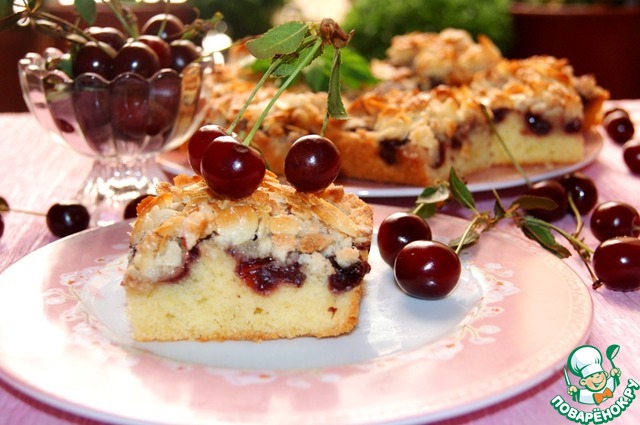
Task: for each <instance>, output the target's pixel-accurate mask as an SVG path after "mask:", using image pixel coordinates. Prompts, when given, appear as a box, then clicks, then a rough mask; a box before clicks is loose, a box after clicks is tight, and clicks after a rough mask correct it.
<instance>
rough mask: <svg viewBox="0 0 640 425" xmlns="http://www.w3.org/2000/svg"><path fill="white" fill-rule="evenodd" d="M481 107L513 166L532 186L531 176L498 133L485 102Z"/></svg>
mask: <svg viewBox="0 0 640 425" xmlns="http://www.w3.org/2000/svg"><path fill="white" fill-rule="evenodd" d="M480 109H481V110H482V113H483V114H484V117H485V119H486V120H487V122H488V123H489V127H491V131H492V132H493V134H495V135H496V137H497V138H498V141H499V142H500V145H501V146H502V148H503V149H504V151H505V152H506V153H507V156H508V157H509V160H510V161H511V162H512V163H513V166H514V167H515V168H516V170H517V171H518V173H520V175H521V176H522V179H523V180H524V182H525V183H526V185H527V186H529V187H531V181H530V180H529V177H527V173H525V172H524V170H523V169H522V167H521V166H520V163H518V161H517V160H516V158H515V156H513V153H512V152H511V150H510V149H509V147H508V146H507V144H506V143H505V142H504V139H503V138H502V136H501V135H500V133H498V130H496V126H495V125H494V123H493V119H492V118H491V115H490V114H489V111H488V110H487V107H486V106H485V105H483V104H480Z"/></svg>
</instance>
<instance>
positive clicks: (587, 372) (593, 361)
mask: <svg viewBox="0 0 640 425" xmlns="http://www.w3.org/2000/svg"><path fill="white" fill-rule="evenodd" d="M568 366H569V369H570V370H571V373H573V374H574V375H576V376H579V377H580V378H582V379H580V385H582V386H584V387H586V388H587V389H589V390H591V391H600V390H602V389H603V388H604V387H605V386H606V385H607V378H608V377H609V374H608V373H607V372H605V371H604V369H602V354H600V351H599V350H598V349H597V348H595V347H592V346H590V345H583V346H581V347H578V348H576V349H575V350H573V352H572V353H571V354H570V355H569V360H568Z"/></svg>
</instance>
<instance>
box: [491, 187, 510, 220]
mask: <svg viewBox="0 0 640 425" xmlns="http://www.w3.org/2000/svg"><path fill="white" fill-rule="evenodd" d="M494 196H495V198H496V202H495V203H494V204H493V215H494V217H495V219H496V221H497V220H501V219H503V218H504V217H505V215H507V210H506V209H505V208H504V205H502V200H501V199H500V197H499V196H498V193H497V192H496V191H494Z"/></svg>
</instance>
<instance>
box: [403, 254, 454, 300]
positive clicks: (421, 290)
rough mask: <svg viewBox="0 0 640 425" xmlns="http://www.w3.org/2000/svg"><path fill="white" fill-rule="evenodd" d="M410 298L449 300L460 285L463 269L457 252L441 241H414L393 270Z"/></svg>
mask: <svg viewBox="0 0 640 425" xmlns="http://www.w3.org/2000/svg"><path fill="white" fill-rule="evenodd" d="M393 272H394V276H395V279H396V283H397V284H398V286H399V287H400V289H402V290H403V291H404V292H405V293H406V294H408V295H410V296H412V297H415V298H421V299H426V300H435V299H439V298H443V297H445V296H447V295H448V294H449V293H451V291H453V289H454V288H455V287H456V285H457V284H458V281H459V280H460V274H461V273H462V265H461V263H460V258H459V257H458V255H457V254H456V252H455V251H454V250H453V249H451V248H450V247H449V246H447V245H445V244H443V243H441V242H437V241H414V242H411V243H409V244H407V246H405V247H404V248H402V249H401V250H400V252H399V253H398V256H397V257H396V262H395V265H394V267H393Z"/></svg>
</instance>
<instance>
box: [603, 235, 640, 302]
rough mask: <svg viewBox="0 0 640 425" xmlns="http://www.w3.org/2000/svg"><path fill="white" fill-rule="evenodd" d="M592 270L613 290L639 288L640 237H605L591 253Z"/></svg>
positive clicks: (633, 289)
mask: <svg viewBox="0 0 640 425" xmlns="http://www.w3.org/2000/svg"><path fill="white" fill-rule="evenodd" d="M592 261H593V271H594V273H595V274H596V276H597V277H598V279H600V280H601V281H602V283H604V285H605V286H606V287H607V288H609V289H611V290H614V291H635V290H636V289H638V288H640V239H637V238H634V237H629V236H624V237H617V238H612V239H607V240H606V241H604V242H602V243H601V244H600V245H599V246H598V247H597V248H596V250H595V251H594V253H593V260H592Z"/></svg>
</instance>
